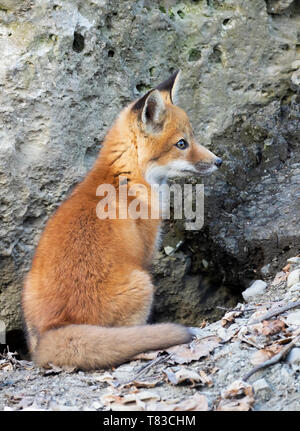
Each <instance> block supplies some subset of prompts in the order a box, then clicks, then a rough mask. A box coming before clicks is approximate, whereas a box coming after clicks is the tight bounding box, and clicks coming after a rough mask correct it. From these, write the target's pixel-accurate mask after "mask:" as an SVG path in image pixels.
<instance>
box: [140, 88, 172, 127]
mask: <svg viewBox="0 0 300 431" xmlns="http://www.w3.org/2000/svg"><path fill="white" fill-rule="evenodd" d="M132 109H133V110H134V111H139V112H140V114H139V118H140V120H141V122H142V124H143V125H144V127H145V129H146V131H147V132H149V133H156V132H157V131H159V130H161V128H162V127H163V123H164V119H165V113H166V106H165V102H164V99H163V97H162V95H161V94H160V92H159V91H158V90H150V91H149V92H148V93H147V94H145V95H144V96H143V97H142V98H141V99H139V100H138V101H137V102H136V103H135V104H134V105H133V107H132Z"/></svg>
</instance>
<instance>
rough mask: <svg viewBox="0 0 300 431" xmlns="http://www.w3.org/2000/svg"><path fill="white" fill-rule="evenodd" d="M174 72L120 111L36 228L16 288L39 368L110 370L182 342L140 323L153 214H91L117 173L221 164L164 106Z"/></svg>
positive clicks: (148, 179)
mask: <svg viewBox="0 0 300 431" xmlns="http://www.w3.org/2000/svg"><path fill="white" fill-rule="evenodd" d="M178 79H179V73H178V72H176V73H174V74H173V75H172V76H171V77H170V78H169V79H168V80H166V81H164V82H163V83H162V84H160V85H159V86H158V87H157V88H156V89H153V90H151V91H149V92H148V93H147V94H146V95H144V96H143V97H142V98H141V99H139V100H138V101H136V102H133V103H131V104H130V105H129V106H128V107H126V108H125V109H124V110H123V111H122V112H121V113H120V115H119V117H118V118H117V120H116V121H115V123H114V124H113V126H112V128H111V129H110V130H109V132H108V133H107V136H106V137H105V140H104V143H103V148H102V149H101V152H100V155H99V157H98V159H97V161H96V163H95V165H94V167H93V169H92V170H91V171H90V172H89V174H88V175H87V176H86V178H85V179H84V180H83V181H82V183H80V184H79V185H78V186H77V187H76V188H75V190H74V191H73V193H72V194H71V196H70V197H69V198H68V199H67V200H66V201H65V202H64V203H63V204H62V205H61V206H60V207H59V209H58V210H57V211H56V213H55V214H54V215H53V217H52V218H51V219H50V220H49V222H48V223H47V225H46V228H45V230H44V232H43V234H42V236H41V239H40V242H39V245H38V247H37V250H36V253H35V256H34V259H33V263H32V268H31V270H30V272H29V274H28V276H27V279H26V281H25V285H24V289H23V294H22V307H23V315H24V320H25V326H26V332H27V339H28V345H29V349H30V352H31V355H32V358H33V360H34V361H35V362H36V364H37V365H39V366H47V364H54V365H57V366H62V367H63V366H72V367H77V368H80V369H86V370H87V369H96V368H104V367H110V366H115V365H118V364H121V363H122V362H125V361H126V360H129V359H130V358H132V357H133V356H134V355H136V354H138V353H141V352H144V351H147V350H154V349H163V348H167V347H170V346H172V345H176V344H181V343H187V342H189V341H190V340H191V334H190V332H189V330H188V328H186V327H184V326H181V325H177V324H172V323H166V324H154V325H146V322H147V318H148V315H149V312H150V308H151V303H152V296H153V290H154V286H153V285H152V282H151V278H150V275H149V273H148V272H147V267H148V265H149V263H150V260H151V255H152V254H153V252H154V248H155V242H156V235H157V232H158V229H159V225H160V220H159V219H147V220H143V219H132V218H126V219H121V218H116V219H105V220H101V219H99V217H97V214H96V207H97V204H98V202H99V198H98V197H97V196H96V190H97V188H98V186H99V185H101V184H111V185H113V186H115V187H116V189H117V193H118V185H117V184H118V179H119V176H121V175H126V178H127V180H128V181H130V183H131V184H143V185H144V186H145V187H147V188H148V189H150V188H151V185H152V184H154V183H161V182H162V181H164V180H166V178H168V177H172V176H178V175H186V174H187V173H194V174H197V173H199V174H205V173H210V172H212V171H214V170H215V169H216V168H217V167H218V166H220V164H221V163H222V160H221V159H219V158H218V157H216V156H215V155H214V154H213V153H211V152H210V151H209V150H207V149H206V148H204V147H202V146H200V145H198V144H197V143H196V142H195V138H194V135H193V132H192V128H191V125H190V123H189V120H188V117H187V115H186V113H185V112H184V111H183V110H182V109H180V108H179V107H177V106H175V105H174V104H173V100H174V96H175V93H176V88H177V86H178Z"/></svg>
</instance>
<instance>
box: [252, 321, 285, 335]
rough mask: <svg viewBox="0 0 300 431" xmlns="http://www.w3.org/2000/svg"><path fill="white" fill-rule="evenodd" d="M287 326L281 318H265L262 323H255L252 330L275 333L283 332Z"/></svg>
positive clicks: (264, 333) (267, 333) (269, 333)
mask: <svg viewBox="0 0 300 431" xmlns="http://www.w3.org/2000/svg"><path fill="white" fill-rule="evenodd" d="M285 327H286V324H285V323H284V322H283V321H282V320H280V319H276V320H264V321H263V322H261V323H258V324H256V325H253V326H252V328H251V330H254V331H255V332H256V333H258V334H261V335H266V336H270V335H275V334H278V333H279V332H281V331H282V330H283V329H284V328H285Z"/></svg>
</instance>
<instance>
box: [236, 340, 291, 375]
mask: <svg viewBox="0 0 300 431" xmlns="http://www.w3.org/2000/svg"><path fill="white" fill-rule="evenodd" d="M299 340H300V335H298V336H297V337H295V338H294V340H293V341H291V342H290V343H289V344H288V345H287V346H286V347H284V348H283V349H282V350H281V352H279V353H277V355H274V356H273V358H271V359H268V360H267V361H265V362H263V363H262V364H259V365H257V367H255V368H253V369H252V370H251V371H249V373H247V374H245V375H244V377H242V380H243V381H244V382H245V381H246V380H248V379H249V377H251V376H252V375H253V374H254V373H256V372H257V371H259V370H261V369H262V368H266V367H269V366H270V365H274V364H276V363H277V362H279V361H281V359H283V358H284V357H285V356H286V355H287V354H288V353H289V351H290V350H291V349H292V347H294V346H295V344H297V343H298V341H299Z"/></svg>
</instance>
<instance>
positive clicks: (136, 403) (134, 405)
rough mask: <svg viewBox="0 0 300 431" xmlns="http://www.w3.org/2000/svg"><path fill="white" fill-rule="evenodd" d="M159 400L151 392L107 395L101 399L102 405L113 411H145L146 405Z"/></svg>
mask: <svg viewBox="0 0 300 431" xmlns="http://www.w3.org/2000/svg"><path fill="white" fill-rule="evenodd" d="M159 400H160V397H159V396H158V395H157V394H155V393H154V392H151V391H141V392H139V391H136V392H135V393H129V394H124V395H117V394H107V395H103V396H102V397H101V401H102V403H103V404H104V405H106V406H108V407H109V408H110V409H111V410H114V411H144V410H147V403H152V404H153V402H156V401H159ZM151 407H152V405H151Z"/></svg>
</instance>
